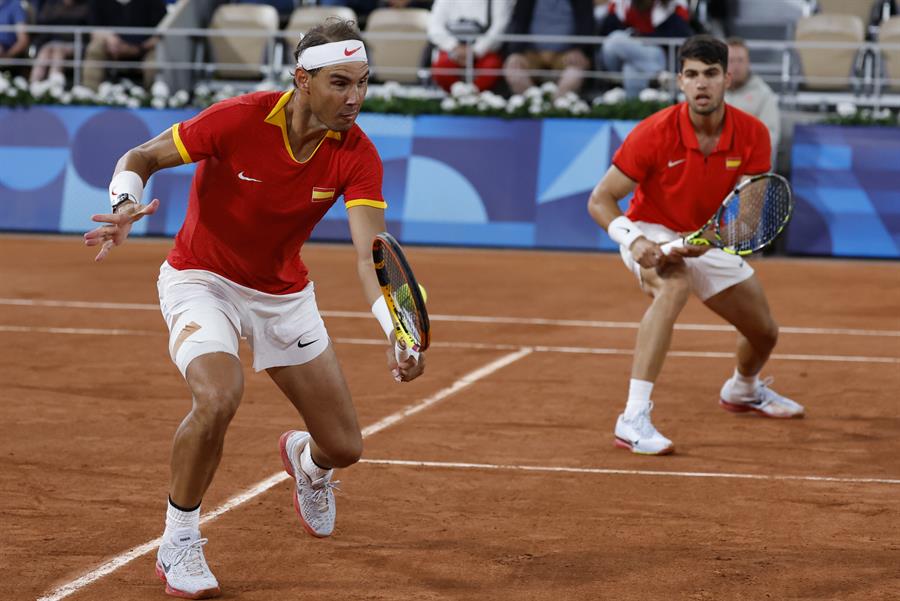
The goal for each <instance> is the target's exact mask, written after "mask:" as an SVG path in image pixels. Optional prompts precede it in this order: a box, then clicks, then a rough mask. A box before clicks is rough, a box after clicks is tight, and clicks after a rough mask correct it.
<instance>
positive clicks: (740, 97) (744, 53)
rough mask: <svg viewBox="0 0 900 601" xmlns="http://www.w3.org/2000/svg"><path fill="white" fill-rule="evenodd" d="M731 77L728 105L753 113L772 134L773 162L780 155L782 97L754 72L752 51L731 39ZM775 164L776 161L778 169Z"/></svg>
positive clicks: (727, 97)
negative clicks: (752, 69)
mask: <svg viewBox="0 0 900 601" xmlns="http://www.w3.org/2000/svg"><path fill="white" fill-rule="evenodd" d="M726 43H727V44H728V73H730V74H731V84H730V85H729V86H728V89H727V90H726V91H725V102H727V103H728V104H730V105H731V106H734V107H737V108H739V109H741V110H742V111H744V112H745V113H750V114H751V115H753V116H754V117H756V118H757V119H759V120H760V121H762V122H763V123H764V124H765V125H766V127H767V128H768V130H769V138H770V140H771V142H772V155H773V159H774V157H775V156H776V155H777V152H778V142H779V140H780V138H781V112H780V111H779V110H778V96H776V95H775V92H773V91H772V88H770V87H769V85H768V84H767V83H766V82H764V81H763V79H762V77H760V76H758V75H755V74H753V73H752V72H751V71H750V51H749V50H748V49H747V44H746V42H744V40H742V39H741V38H728V39H727V40H726ZM774 165H775V161H774V160H773V161H772V166H773V169H774Z"/></svg>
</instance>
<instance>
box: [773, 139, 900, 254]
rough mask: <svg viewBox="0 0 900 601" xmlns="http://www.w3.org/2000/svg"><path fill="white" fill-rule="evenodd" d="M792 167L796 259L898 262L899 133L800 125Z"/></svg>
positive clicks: (790, 241)
mask: <svg viewBox="0 0 900 601" xmlns="http://www.w3.org/2000/svg"><path fill="white" fill-rule="evenodd" d="M792 162H793V169H792V174H791V183H792V185H793V188H794V195H795V200H796V202H797V206H796V208H795V213H794V218H793V220H792V222H791V225H790V229H789V230H788V233H787V249H788V251H789V252H790V253H791V254H797V255H832V256H844V257H886V258H887V257H890V258H898V257H900V187H898V181H900V130H898V129H896V128H883V129H882V128H875V127H837V126H826V125H798V126H797V127H796V129H795V130H794V146H793V155H792Z"/></svg>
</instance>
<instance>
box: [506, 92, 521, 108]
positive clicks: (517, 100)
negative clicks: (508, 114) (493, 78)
mask: <svg viewBox="0 0 900 601" xmlns="http://www.w3.org/2000/svg"><path fill="white" fill-rule="evenodd" d="M520 106H525V97H524V96H522V95H521V94H513V95H512V96H510V97H509V101H507V103H506V108H507V110H510V111H514V110H516V109H517V108H519V107H520Z"/></svg>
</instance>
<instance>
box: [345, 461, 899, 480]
mask: <svg viewBox="0 0 900 601" xmlns="http://www.w3.org/2000/svg"><path fill="white" fill-rule="evenodd" d="M361 462H362V463H372V464H375V465H399V466H405V467H438V468H446V469H461V470H507V471H520V472H555V473H564V474H603V475H609V476H669V477H672V478H726V479H736V480H769V481H796V482H836V483H839V484H900V480H895V479H892V478H839V477H835V476H780V475H777V474H740V473H729V472H664V471H658V470H618V469H607V468H600V467H552V466H540V465H504V464H493V463H456V462H452V461H403V460H400V459H362V460H361Z"/></svg>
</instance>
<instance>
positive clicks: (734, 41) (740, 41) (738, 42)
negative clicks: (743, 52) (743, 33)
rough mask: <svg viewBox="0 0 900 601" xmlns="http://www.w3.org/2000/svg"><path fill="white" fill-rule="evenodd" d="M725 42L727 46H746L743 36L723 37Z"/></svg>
mask: <svg viewBox="0 0 900 601" xmlns="http://www.w3.org/2000/svg"><path fill="white" fill-rule="evenodd" d="M725 43H726V44H728V45H729V46H740V47H741V48H747V42H746V41H745V40H744V38H740V37H738V36H736V35H733V36H731V37H728V38H725ZM748 50H749V49H748Z"/></svg>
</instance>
